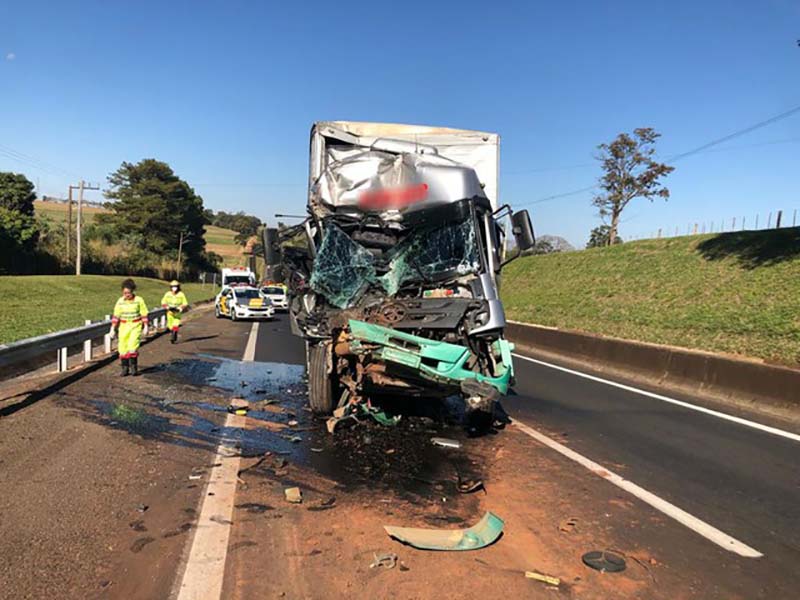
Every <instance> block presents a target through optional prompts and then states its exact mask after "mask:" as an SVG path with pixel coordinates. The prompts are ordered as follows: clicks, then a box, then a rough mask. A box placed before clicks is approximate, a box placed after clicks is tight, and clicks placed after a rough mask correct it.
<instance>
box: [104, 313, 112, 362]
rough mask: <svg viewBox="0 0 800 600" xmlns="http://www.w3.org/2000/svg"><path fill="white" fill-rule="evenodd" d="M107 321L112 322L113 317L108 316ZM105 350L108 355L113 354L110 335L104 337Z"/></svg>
mask: <svg viewBox="0 0 800 600" xmlns="http://www.w3.org/2000/svg"><path fill="white" fill-rule="evenodd" d="M105 320H106V321H110V320H111V315H106V318H105ZM103 350H105V353H106V354H111V336H110V335H109V334H105V335H104V336H103Z"/></svg>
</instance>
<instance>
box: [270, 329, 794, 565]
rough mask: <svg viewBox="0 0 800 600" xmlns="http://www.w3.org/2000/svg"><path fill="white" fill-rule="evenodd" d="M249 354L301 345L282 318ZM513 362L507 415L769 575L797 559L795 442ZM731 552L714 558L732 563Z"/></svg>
mask: <svg viewBox="0 0 800 600" xmlns="http://www.w3.org/2000/svg"><path fill="white" fill-rule="evenodd" d="M256 356H257V359H258V360H271V361H279V362H281V361H286V360H290V361H291V362H296V363H298V364H301V363H302V361H303V346H302V343H301V342H300V341H299V340H298V339H297V338H294V337H292V336H291V333H290V332H289V331H288V322H287V317H286V316H285V315H283V316H281V317H280V320H279V321H276V322H274V323H273V324H270V325H268V326H267V327H266V328H265V329H264V331H263V333H262V335H260V336H259V340H258V344H257V351H256ZM286 357H290V358H288V359H287V358H286ZM515 367H516V373H517V384H516V386H515V388H514V392H515V394H512V395H510V396H508V397H507V398H505V399H504V401H503V405H504V408H505V409H506V410H507V411H508V413H509V414H510V415H511V417H512V418H515V419H518V420H520V421H521V422H524V423H527V424H529V425H531V426H532V427H535V428H537V429H538V430H539V431H542V432H544V433H546V434H547V435H550V436H552V437H555V438H556V439H558V440H559V441H561V442H562V443H564V444H566V445H567V446H569V447H570V448H572V449H574V450H576V451H578V452H580V453H581V454H583V455H584V456H586V457H588V458H590V459H591V460H593V461H595V462H597V463H600V464H601V465H603V466H605V467H607V468H609V469H611V470H613V471H615V472H617V473H619V474H620V475H622V476H623V477H625V478H626V479H629V480H631V481H633V482H634V483H636V484H638V485H639V486H641V487H643V488H645V489H646V490H647V491H649V492H652V493H653V494H656V495H657V496H659V497H660V498H662V499H664V500H666V501H668V502H670V503H672V504H674V505H676V506H677V507H679V508H681V509H683V510H684V511H686V512H688V513H690V514H691V515H693V516H694V517H697V518H699V519H701V520H703V521H705V522H706V523H708V524H710V525H712V526H713V527H715V528H717V529H719V530H721V531H722V532H724V533H726V534H728V535H730V536H732V537H734V538H736V539H737V540H739V541H741V542H742V543H744V544H747V545H749V546H751V547H753V548H755V549H757V550H758V551H759V552H761V553H763V554H764V555H765V558H764V559H757V560H760V561H761V562H762V563H764V564H762V567H764V568H766V571H765V573H769V576H770V577H776V578H780V577H781V576H784V577H785V576H786V574H789V573H791V572H793V571H794V566H795V564H797V561H800V468H798V464H800V462H799V461H798V458H800V443H798V442H796V441H794V440H791V439H785V438H782V437H779V436H775V435H772V434H769V433H766V432H763V431H759V430H756V429H752V428H749V427H746V426H743V425H740V424H737V423H732V422H730V421H726V420H722V419H720V418H718V417H715V416H712V415H708V414H703V413H700V412H697V411H694V410H690V409H688V408H683V407H680V406H675V405H672V404H668V403H665V402H662V401H659V400H656V399H653V398H649V397H647V396H644V395H642V394H639V393H636V392H634V391H629V390H624V389H620V388H617V387H612V386H609V385H606V384H604V383H601V382H596V381H591V380H587V379H585V378H581V377H578V376H576V375H574V374H571V373H567V372H563V371H559V370H556V369H553V368H551V367H547V366H543V365H539V364H535V363H533V362H530V361H527V360H524V359H522V358H515ZM667 395H670V394H667ZM679 399H680V400H684V401H687V402H690V403H696V404H698V405H701V404H702V400H700V399H697V398H691V397H687V396H680V398H679ZM717 409H718V410H719V408H718V407H717ZM723 412H725V411H724V409H723ZM731 412H732V414H733V411H731ZM737 414H738V413H737ZM752 419H753V420H755V421H759V420H760V418H759V417H758V416H753V417H752ZM770 424H771V423H770ZM576 468H579V467H576ZM587 476H590V475H589V474H588V473H587ZM631 500H634V499H633V497H631ZM672 525H673V526H674V527H676V528H679V527H682V525H680V524H678V523H675V522H672ZM693 535H694V534H693ZM697 541H698V543H697V544H693V547H694V549H695V550H696V551H698V552H702V551H703V548H705V547H706V546H707V547H708V550H709V552H712V553H713V552H714V551H715V550H716V548H715V547H714V545H713V544H712V543H711V542H709V541H708V540H706V539H703V538H701V537H700V536H697ZM724 554H729V553H724ZM735 558H736V559H738V557H734V556H733V555H730V556H725V558H724V559H723V560H725V561H728V560H729V561H731V564H733V562H734V559H735ZM738 560H745V561H747V560H756V559H738ZM739 564H746V563H739ZM760 570H761V568H759V571H760Z"/></svg>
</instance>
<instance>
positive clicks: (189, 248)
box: [97, 158, 208, 270]
mask: <svg viewBox="0 0 800 600" xmlns="http://www.w3.org/2000/svg"><path fill="white" fill-rule="evenodd" d="M108 182H109V184H110V187H109V189H108V190H106V191H105V196H106V198H109V199H112V200H116V202H114V203H112V204H110V208H111V209H112V211H113V212H111V213H107V214H103V215H98V219H97V220H98V223H100V224H101V225H104V224H105V225H111V226H112V227H113V230H114V231H115V232H116V235H117V236H119V238H120V239H122V240H124V241H127V242H128V243H129V244H131V245H132V246H134V247H135V248H137V249H139V250H143V251H145V252H149V253H152V254H153V255H154V256H157V257H160V258H163V257H169V258H170V259H176V258H177V253H178V244H179V243H180V239H181V234H183V248H182V262H183V264H185V265H187V266H188V267H189V269H190V270H196V269H200V268H204V267H206V266H207V265H208V257H207V256H206V254H205V245H206V242H205V239H204V237H203V236H204V234H205V227H204V226H205V225H206V224H207V223H208V220H207V218H206V213H205V211H204V209H203V199H202V198H201V197H200V196H198V195H197V194H195V192H194V190H193V189H192V188H191V187H190V186H189V184H188V183H186V182H185V181H184V180H183V179H181V178H180V177H178V176H177V175H175V173H174V172H173V171H172V169H171V168H170V166H169V165H168V164H167V163H164V162H161V161H158V160H154V159H152V158H147V159H144V160H142V161H140V162H138V163H136V164H132V163H129V162H123V163H122V165H121V166H120V168H119V169H117V170H116V171H115V172H114V173H112V174H111V175H109V176H108Z"/></svg>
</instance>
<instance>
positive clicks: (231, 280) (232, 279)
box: [225, 275, 250, 285]
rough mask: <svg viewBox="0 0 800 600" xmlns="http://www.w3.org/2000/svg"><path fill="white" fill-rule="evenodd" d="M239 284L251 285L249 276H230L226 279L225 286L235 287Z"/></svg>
mask: <svg viewBox="0 0 800 600" xmlns="http://www.w3.org/2000/svg"><path fill="white" fill-rule="evenodd" d="M237 283H244V284H247V283H250V276H249V275H228V276H227V277H225V285H234V284H237Z"/></svg>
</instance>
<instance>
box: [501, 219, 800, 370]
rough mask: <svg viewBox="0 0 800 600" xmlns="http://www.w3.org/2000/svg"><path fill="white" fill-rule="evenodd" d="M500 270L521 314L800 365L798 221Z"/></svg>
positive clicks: (511, 311)
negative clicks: (776, 227) (784, 226)
mask: <svg viewBox="0 0 800 600" xmlns="http://www.w3.org/2000/svg"><path fill="white" fill-rule="evenodd" d="M503 273H504V274H503V284H502V297H503V301H504V303H505V307H506V312H507V313H508V317H509V318H511V319H514V320H519V321H526V322H530V323H538V324H541V325H550V326H556V327H561V328H569V329H578V330H583V331H588V332H593V333H600V334H605V335H611V336H616V337H622V338H628V339H634V340H641V341H646V342H655V343H661V344H671V345H676V346H684V347H688V348H696V349H702V350H711V351H717V352H727V353H734V354H741V355H746V356H751V357H757V358H762V359H765V360H768V361H775V362H781V363H784V364H791V365H798V364H800V227H795V228H787V229H781V230H771V231H745V232H734V233H724V234H716V235H702V236H687V237H679V238H671V239H660V240H643V241H638V242H629V243H625V244H622V245H619V246H614V247H611V248H596V249H592V250H585V251H582V252H570V253H564V254H550V255H543V256H531V257H526V258H522V259H519V260H517V261H515V262H513V263H511V264H510V265H509V266H508V267H507V268H506V269H505V270H504V272H503Z"/></svg>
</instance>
